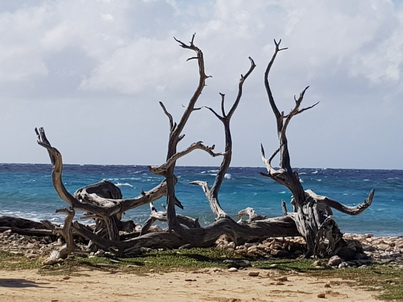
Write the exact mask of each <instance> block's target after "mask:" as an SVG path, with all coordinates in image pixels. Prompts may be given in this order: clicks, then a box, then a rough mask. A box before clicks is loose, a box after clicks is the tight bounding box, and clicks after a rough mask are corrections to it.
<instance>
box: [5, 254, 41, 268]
mask: <svg viewBox="0 0 403 302" xmlns="http://www.w3.org/2000/svg"><path fill="white" fill-rule="evenodd" d="M40 267H41V262H40V261H39V260H38V259H28V258H26V257H24V255H22V254H15V253H11V252H6V251H1V250H0V269H2V270H23V269H36V268H40Z"/></svg>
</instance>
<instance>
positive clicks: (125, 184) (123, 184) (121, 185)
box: [116, 182, 134, 188]
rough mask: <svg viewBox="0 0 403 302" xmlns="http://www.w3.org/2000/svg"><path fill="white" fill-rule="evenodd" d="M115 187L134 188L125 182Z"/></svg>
mask: <svg viewBox="0 0 403 302" xmlns="http://www.w3.org/2000/svg"><path fill="white" fill-rule="evenodd" d="M116 186H118V187H124V186H126V187H131V188H134V187H133V186H132V185H131V184H129V183H127V182H125V183H117V184H116Z"/></svg>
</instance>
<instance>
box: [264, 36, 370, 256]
mask: <svg viewBox="0 0 403 302" xmlns="http://www.w3.org/2000/svg"><path fill="white" fill-rule="evenodd" d="M280 43H281V40H280V41H279V42H276V41H274V44H275V51H274V54H273V56H272V58H271V60H270V62H269V64H268V65H267V68H266V71H265V75H264V83H265V88H266V92H267V96H268V99H269V103H270V106H271V109H272V111H273V113H274V116H275V118H276V124H277V135H278V139H279V148H278V149H277V150H276V151H275V152H274V153H273V155H272V156H271V157H270V158H269V159H267V158H266V156H265V152H264V149H263V146H262V157H263V161H264V162H265V164H266V168H267V172H268V173H262V175H264V176H268V177H270V178H272V179H274V180H275V181H276V182H278V183H279V184H281V185H284V186H286V187H287V188H288V189H289V190H290V191H291V193H292V195H293V197H292V205H293V206H294V212H291V213H288V216H290V217H291V218H292V219H293V220H294V221H295V224H296V226H297V228H298V231H299V233H300V234H301V236H303V237H304V238H305V240H306V243H307V247H308V251H307V255H308V256H310V255H314V256H322V257H326V256H331V255H334V254H336V253H337V252H338V251H339V249H340V248H341V247H342V246H343V245H344V244H345V242H344V241H343V236H342V234H341V232H340V230H339V228H338V226H337V224H336V222H335V221H334V219H333V215H332V210H331V209H332V208H334V209H337V210H340V211H342V212H343V213H346V214H349V215H357V214H359V213H361V212H362V211H364V210H365V209H366V208H367V207H369V206H370V205H371V203H372V200H373V197H374V190H372V191H371V192H370V194H369V196H368V198H367V199H366V200H365V201H364V202H363V203H361V204H360V205H358V206H356V207H347V206H344V205H342V204H340V203H339V202H337V201H335V200H331V199H329V198H327V197H323V196H318V195H316V194H315V193H313V192H312V191H311V190H307V191H305V190H304V188H303V187H302V184H301V182H300V178H299V175H298V173H297V172H296V171H294V170H293V169H292V167H291V162H290V154H289V150H288V141H287V136H286V131H287V127H288V125H289V123H290V121H291V119H292V118H293V117H294V116H296V115H298V114H300V113H302V112H304V111H305V110H308V109H311V108H313V107H314V106H316V105H317V104H318V103H316V104H314V105H312V106H310V107H306V108H302V109H301V108H300V106H301V103H302V100H303V98H304V95H305V92H306V90H307V89H308V87H306V88H305V89H304V90H303V91H302V92H301V93H300V95H299V97H298V98H296V97H294V100H295V106H294V108H293V109H292V110H291V111H290V112H289V113H288V114H287V115H285V114H284V112H280V111H279V109H278V108H277V105H276V103H275V101H274V97H273V94H272V91H271V88H270V84H269V72H270V70H271V67H272V65H273V63H274V60H275V58H276V56H277V54H278V53H279V52H280V51H283V50H285V49H286V48H280ZM277 154H279V155H280V164H279V168H278V169H275V168H273V166H272V164H271V162H272V160H273V158H274V157H275V156H276V155H277Z"/></svg>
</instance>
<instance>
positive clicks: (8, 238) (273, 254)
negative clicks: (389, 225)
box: [0, 230, 403, 268]
mask: <svg viewBox="0 0 403 302" xmlns="http://www.w3.org/2000/svg"><path fill="white" fill-rule="evenodd" d="M344 239H346V241H347V242H348V244H349V247H350V248H351V249H353V250H354V249H357V253H356V256H355V258H354V259H348V257H343V255H342V253H339V255H338V256H334V257H332V258H330V259H329V260H328V261H323V260H319V261H318V262H317V265H320V266H331V267H339V268H342V267H347V266H362V265H367V264H369V263H371V262H380V263H392V264H393V263H399V262H400V264H401V263H402V262H403V237H376V236H373V235H371V234H364V235H359V234H344ZM62 245H63V242H62V240H60V239H59V240H55V238H54V237H51V236H27V235H20V234H16V233H13V232H11V230H7V231H4V232H1V233H0V250H5V251H10V252H12V253H19V254H23V255H25V256H26V257H28V258H38V257H39V258H46V257H48V256H49V255H50V254H51V253H52V251H54V250H59V249H60V248H61V246H62ZM217 246H218V247H220V248H224V249H230V250H233V251H234V252H235V253H237V254H239V255H242V256H244V257H261V258H289V259H292V258H298V257H299V256H301V255H303V254H304V251H305V242H304V240H303V239H302V238H301V237H286V238H283V237H281V238H269V239H266V240H265V241H263V242H260V243H246V244H243V245H238V246H236V245H235V244H234V242H228V241H226V240H225V239H221V240H219V241H218V242H217ZM245 261H246V260H245ZM233 266H235V267H242V266H248V265H245V264H243V263H242V264H239V265H235V264H234V265H233Z"/></svg>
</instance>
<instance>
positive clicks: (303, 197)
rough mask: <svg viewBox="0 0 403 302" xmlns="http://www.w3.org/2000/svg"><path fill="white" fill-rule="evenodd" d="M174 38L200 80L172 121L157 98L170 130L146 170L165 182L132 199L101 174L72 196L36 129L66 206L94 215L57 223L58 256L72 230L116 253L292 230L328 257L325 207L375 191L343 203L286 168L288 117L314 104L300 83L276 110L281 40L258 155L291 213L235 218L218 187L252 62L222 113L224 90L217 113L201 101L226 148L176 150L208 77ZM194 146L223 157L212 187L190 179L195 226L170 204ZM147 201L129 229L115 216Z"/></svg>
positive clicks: (330, 226)
mask: <svg viewBox="0 0 403 302" xmlns="http://www.w3.org/2000/svg"><path fill="white" fill-rule="evenodd" d="M175 40H176V39H175ZM176 41H177V42H178V43H179V45H180V46H181V47H183V48H185V49H188V50H191V51H193V52H195V54H196V55H195V57H192V58H190V60H196V61H197V64H198V71H199V82H198V85H197V87H196V89H195V92H194V94H193V96H192V97H191V99H190V100H189V103H188V105H187V106H186V107H185V110H184V112H183V114H182V116H181V118H180V120H179V122H178V123H176V122H175V121H174V118H173V116H172V115H171V114H170V113H169V112H168V110H167V108H166V107H165V105H164V104H163V103H162V102H160V105H161V107H162V110H163V111H164V113H165V115H166V116H167V117H168V120H169V126H170V133H169V140H168V150H167V156H166V162H165V163H163V164H162V165H160V166H156V167H149V169H150V171H151V172H152V173H155V174H157V175H161V176H163V177H164V178H165V180H164V181H162V182H161V183H160V184H159V185H158V186H156V187H155V188H153V189H152V190H150V191H148V192H142V194H141V195H140V196H139V197H136V198H133V199H122V196H121V192H120V190H119V189H118V188H117V187H116V186H114V185H113V184H112V183H109V182H106V181H103V182H100V183H98V184H95V185H90V186H87V187H85V188H82V189H80V190H78V191H76V193H75V194H74V195H72V194H70V193H69V192H68V191H67V190H66V188H65V187H64V185H63V182H62V167H63V163H62V157H61V154H60V152H59V151H58V150H57V149H56V148H54V147H52V146H51V144H50V142H49V141H48V140H47V138H46V135H45V132H44V130H43V129H42V128H40V129H39V130H36V132H37V135H38V143H39V144H40V145H41V146H43V147H44V148H46V149H47V151H48V153H49V156H50V159H51V162H52V164H53V170H52V182H53V186H54V188H55V190H56V192H57V193H58V194H59V196H60V197H61V198H62V199H63V200H64V201H66V203H67V204H69V205H70V207H71V208H72V210H81V211H84V212H86V214H85V216H86V217H87V218H88V217H91V218H94V219H95V221H96V222H97V224H96V227H95V229H93V228H89V227H88V226H85V225H83V224H81V223H79V222H78V221H73V219H72V217H73V216H74V213H73V212H71V211H68V212H67V214H68V217H67V218H66V222H65V227H63V228H62V229H59V233H60V234H61V235H62V236H63V237H65V239H66V243H67V244H66V247H65V249H64V250H63V256H66V254H68V253H69V252H71V251H73V250H74V249H75V247H74V241H72V240H73V236H72V234H78V235H80V236H82V237H84V238H86V239H88V240H89V241H91V243H92V244H93V245H94V246H96V247H97V248H101V249H103V250H106V251H110V252H112V253H115V254H117V255H132V254H136V253H139V252H142V251H143V250H144V249H145V248H178V247H180V246H192V247H207V246H212V245H214V244H215V242H216V241H217V240H218V239H219V238H221V237H222V236H226V237H227V238H228V239H230V240H232V241H233V242H235V243H236V244H242V243H245V242H249V241H259V240H264V239H266V238H268V237H279V236H280V237H287V236H297V235H301V236H303V237H304V238H305V240H306V242H307V246H308V253H307V254H308V255H317V256H328V255H331V254H334V253H337V251H338V250H340V248H342V246H343V244H344V241H343V239H342V234H341V232H340V230H339V229H338V227H337V224H336V223H335V221H334V220H333V218H332V208H333V209H337V210H339V211H342V212H343V213H347V214H350V215H357V214H359V213H361V212H362V211H363V210H365V209H366V208H367V207H368V206H369V205H370V204H371V202H372V199H373V195H374V192H373V191H371V193H370V195H369V196H368V199H367V200H366V201H364V203H362V204H360V205H358V206H356V207H348V206H345V205H342V204H341V203H339V202H337V201H335V200H332V199H329V198H327V197H324V196H319V195H316V194H315V193H313V192H312V191H310V190H306V191H305V190H304V189H303V187H302V185H301V183H300V180H299V176H298V174H297V173H296V172H295V171H293V170H292V168H291V164H290V156H289V152H288V144H287V137H286V129H287V126H288V124H289V122H290V120H291V118H292V117H293V116H295V115H297V114H299V113H301V112H303V111H305V110H307V109H310V108H312V107H314V106H315V105H316V104H315V105H313V106H310V107H307V108H303V109H300V105H301V102H302V99H303V97H304V94H305V92H306V90H307V88H305V89H304V90H303V92H302V93H301V94H300V96H299V98H298V99H295V107H294V108H293V109H292V110H291V112H290V113H289V114H288V115H284V113H283V112H280V111H279V110H278V108H277V106H276V103H275V102H274V98H273V95H272V92H271V89H270V85H269V81H268V75H269V71H270V69H271V66H272V65H273V62H274V60H275V58H276V55H277V54H278V52H280V51H282V50H284V48H280V43H277V42H275V45H276V49H275V52H274V55H273V57H272V59H271V61H270V62H269V64H268V66H267V69H266V72H265V87H266V91H267V93H268V98H269V102H270V105H271V107H272V110H273V112H274V114H275V117H276V121H277V133H278V137H279V141H280V147H279V148H278V149H277V150H276V151H275V152H274V154H273V155H272V156H271V157H270V158H269V159H266V157H265V154H264V149H263V147H262V157H263V160H264V162H265V164H266V168H267V171H268V173H262V174H264V175H265V176H268V177H270V178H272V179H274V180H275V181H276V182H278V183H280V184H282V185H285V186H287V187H288V188H289V189H290V191H291V192H292V193H293V199H292V203H293V206H294V209H293V211H292V212H288V211H287V209H286V207H285V205H283V212H284V215H285V216H283V217H277V218H266V217H264V216H260V215H257V214H256V213H255V211H254V210H253V209H252V208H246V209H244V210H242V211H240V212H239V213H238V216H239V217H242V216H248V217H249V219H247V220H242V219H240V220H239V221H238V222H235V221H234V220H233V219H232V218H231V217H230V216H229V215H228V214H227V213H226V212H225V210H224V209H223V208H222V207H221V205H220V203H219V200H218V193H219V189H220V187H221V185H222V182H223V180H224V176H225V173H226V172H227V170H228V167H229V166H230V162H231V156H232V138H231V131H230V120H231V117H232V115H233V114H234V112H235V110H236V108H237V106H238V104H239V101H240V99H241V96H242V89H243V84H244V82H245V80H246V79H247V77H248V76H249V74H250V73H251V72H252V71H253V69H254V67H255V64H254V62H253V60H252V59H250V61H251V66H250V68H249V70H248V72H247V73H246V74H245V76H242V75H241V79H240V82H239V86H238V95H237V98H236V100H235V103H234V105H233V106H232V107H231V109H230V110H229V111H228V113H227V112H226V110H225V108H224V98H225V96H224V94H220V95H221V115H220V114H218V113H217V112H216V111H214V110H213V109H211V108H208V109H209V110H210V111H211V112H213V114H214V115H215V116H216V117H217V118H219V119H220V121H221V122H222V123H223V124H224V133H225V152H223V153H215V152H214V151H213V150H214V146H211V147H209V146H206V145H204V144H203V143H202V142H196V143H193V144H192V145H190V146H189V147H187V148H185V149H184V150H183V151H178V144H179V142H180V141H181V140H182V139H183V137H184V134H183V133H182V132H183V129H184V127H185V125H186V123H187V121H188V119H189V117H190V115H191V114H192V112H193V111H195V110H199V109H201V108H198V107H196V102H197V101H198V99H199V97H200V95H201V93H202V91H203V89H204V87H205V85H206V84H205V82H206V79H207V78H208V76H207V75H206V73H205V68H204V56H203V52H202V51H201V50H200V49H199V48H198V47H197V46H196V45H195V44H194V36H193V37H192V40H191V42H190V43H189V44H185V43H183V42H181V41H179V40H176ZM196 149H199V150H204V151H206V152H207V153H209V154H210V155H212V156H223V160H222V163H221V166H220V169H219V172H218V174H217V177H216V179H215V182H214V184H213V185H212V187H211V188H210V187H209V186H208V184H207V183H206V182H200V181H195V182H193V183H194V184H197V185H200V186H201V187H202V189H203V191H204V193H205V195H206V197H207V199H208V200H209V203H210V207H211V210H212V211H213V213H214V214H215V216H216V221H215V222H214V223H212V224H210V225H208V226H206V227H201V226H200V224H199V223H198V220H197V218H196V219H195V218H191V217H185V216H181V215H178V214H177V213H176V209H175V205H177V206H179V207H182V204H181V203H180V202H179V200H178V199H177V197H176V193H175V185H176V183H177V177H176V176H175V167H176V162H177V160H178V159H179V158H181V157H183V156H185V155H187V154H189V153H190V152H192V151H194V150H196ZM277 154H279V155H280V167H279V168H274V167H273V166H272V164H271V162H272V160H273V158H274V157H275V156H276V155H277ZM163 196H166V201H167V208H166V212H160V211H157V209H156V208H155V207H154V206H153V204H152V203H153V202H154V201H155V200H157V199H159V198H161V197H163ZM147 203H149V204H150V209H151V215H150V218H149V219H148V220H147V221H146V223H145V224H144V225H143V226H142V228H140V231H138V230H137V231H134V227H135V225H134V223H133V222H130V221H129V222H123V221H121V218H122V215H123V213H124V212H125V211H127V210H129V209H133V208H136V207H138V206H140V205H144V204H147ZM155 221H166V222H167V224H168V231H158V232H151V231H150V229H151V226H152V224H153V223H154V222H155ZM68 229H69V230H68ZM123 229H125V230H126V231H128V232H129V233H130V234H129V235H125V236H120V231H121V230H123ZM137 229H138V228H137ZM130 231H132V232H130Z"/></svg>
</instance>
